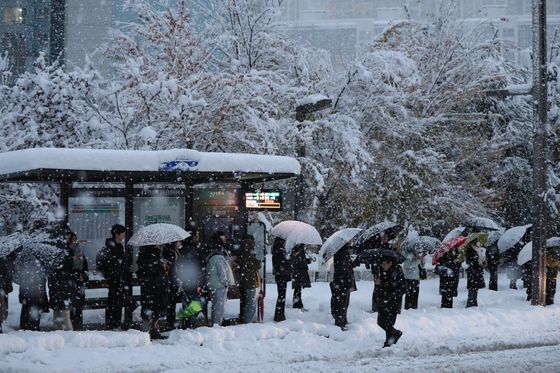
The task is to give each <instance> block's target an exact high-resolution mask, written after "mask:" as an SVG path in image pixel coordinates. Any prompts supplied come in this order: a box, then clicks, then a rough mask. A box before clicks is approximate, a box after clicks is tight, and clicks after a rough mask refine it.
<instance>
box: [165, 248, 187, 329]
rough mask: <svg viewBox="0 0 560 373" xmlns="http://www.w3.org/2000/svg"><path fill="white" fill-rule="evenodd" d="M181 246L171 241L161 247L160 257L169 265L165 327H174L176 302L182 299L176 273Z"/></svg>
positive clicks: (179, 282)
mask: <svg viewBox="0 0 560 373" xmlns="http://www.w3.org/2000/svg"><path fill="white" fill-rule="evenodd" d="M182 248H183V243H182V242H181V241H177V242H172V243H170V244H167V245H165V246H164V247H163V254H162V257H163V258H164V259H165V260H167V265H168V267H169V299H168V300H169V301H168V303H167V329H175V318H176V311H177V303H180V302H181V300H182V290H181V281H180V278H179V273H178V267H177V266H178V260H179V253H180V252H181V249H182Z"/></svg>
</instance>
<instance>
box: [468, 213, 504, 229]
mask: <svg viewBox="0 0 560 373" xmlns="http://www.w3.org/2000/svg"><path fill="white" fill-rule="evenodd" d="M465 227H470V228H479V229H483V230H485V229H490V230H495V231H497V230H499V229H500V226H499V225H498V224H496V223H495V222H494V221H493V220H492V219H488V218H483V217H480V216H473V217H471V218H469V219H467V221H466V222H465Z"/></svg>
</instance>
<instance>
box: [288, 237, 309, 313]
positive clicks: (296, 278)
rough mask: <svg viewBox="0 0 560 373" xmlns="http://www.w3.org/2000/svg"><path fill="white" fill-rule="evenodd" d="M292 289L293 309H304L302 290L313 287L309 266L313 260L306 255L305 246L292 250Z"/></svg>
mask: <svg viewBox="0 0 560 373" xmlns="http://www.w3.org/2000/svg"><path fill="white" fill-rule="evenodd" d="M291 261H292V289H294V296H293V298H292V299H293V300H292V302H293V303H292V304H293V308H299V309H304V307H303V299H302V298H301V290H302V289H304V288H310V287H311V279H310V278H309V264H310V263H311V259H309V258H307V256H306V255H305V245H296V246H295V247H294V248H293V249H292V254H291Z"/></svg>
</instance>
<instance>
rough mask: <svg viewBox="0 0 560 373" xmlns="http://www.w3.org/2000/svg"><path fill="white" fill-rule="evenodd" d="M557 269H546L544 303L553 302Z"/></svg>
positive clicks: (549, 303)
mask: <svg viewBox="0 0 560 373" xmlns="http://www.w3.org/2000/svg"><path fill="white" fill-rule="evenodd" d="M557 276H558V269H550V268H547V269H546V305H547V306H549V305H551V304H554V296H555V295H556V278H557Z"/></svg>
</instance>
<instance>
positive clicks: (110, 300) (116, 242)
mask: <svg viewBox="0 0 560 373" xmlns="http://www.w3.org/2000/svg"><path fill="white" fill-rule="evenodd" d="M125 235H126V228H125V227H124V226H122V225H120V224H115V225H113V227H112V228H111V236H112V237H111V238H108V239H107V240H106V241H105V247H104V248H102V249H101V251H100V252H99V254H98V255H97V260H96V262H97V270H98V271H100V272H101V273H103V276H104V277H105V279H106V280H107V287H108V288H109V295H108V297H107V309H106V310H105V325H106V327H107V329H116V328H119V327H121V328H123V329H127V327H128V325H127V324H126V323H122V309H123V307H128V306H130V304H129V303H130V297H131V292H132V273H131V265H132V255H131V252H130V250H125V247H124V245H123V242H124V239H125Z"/></svg>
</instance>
